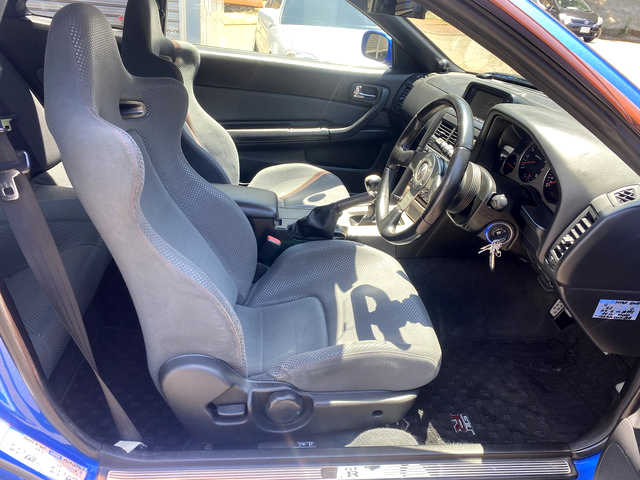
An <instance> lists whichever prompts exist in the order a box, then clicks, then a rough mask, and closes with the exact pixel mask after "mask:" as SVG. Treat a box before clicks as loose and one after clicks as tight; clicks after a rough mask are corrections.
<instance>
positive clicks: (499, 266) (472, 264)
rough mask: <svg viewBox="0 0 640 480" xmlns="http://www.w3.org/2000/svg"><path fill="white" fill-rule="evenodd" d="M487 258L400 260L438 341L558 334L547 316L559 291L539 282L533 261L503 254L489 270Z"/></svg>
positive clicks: (541, 336)
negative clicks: (420, 299) (547, 288)
mask: <svg viewBox="0 0 640 480" xmlns="http://www.w3.org/2000/svg"><path fill="white" fill-rule="evenodd" d="M487 258H488V256H487V255H484V256H480V255H478V256H477V257H474V258H470V259H469V258H438V257H430V258H411V259H403V260H402V261H401V263H402V266H403V267H404V269H405V270H406V272H407V275H408V276H409V279H410V280H411V282H412V283H413V284H414V285H415V287H416V289H417V290H418V293H419V294H420V297H421V298H422V301H423V302H424V304H425V305H426V306H427V310H428V311H429V315H430V316H431V320H432V321H433V325H434V327H435V329H436V333H437V334H438V339H439V340H440V343H444V344H448V343H458V342H466V341H474V340H478V339H488V338H516V339H519V338H533V337H538V338H544V337H550V336H552V335H555V334H557V333H558V329H557V328H556V326H555V324H554V323H553V321H552V320H551V319H550V318H548V316H547V312H548V311H549V309H550V308H551V307H552V305H553V304H554V302H555V301H556V298H557V297H556V296H555V294H553V293H551V292H547V291H545V290H544V289H543V288H542V287H541V286H540V284H539V283H538V280H537V276H536V274H535V272H534V270H533V269H532V268H531V266H530V265H527V264H526V263H523V262H521V261H520V260H518V259H516V258H514V257H512V256H509V255H508V254H505V255H504V256H503V257H502V258H500V259H498V260H497V262H496V269H495V271H494V272H491V271H490V270H489V261H488V259H487Z"/></svg>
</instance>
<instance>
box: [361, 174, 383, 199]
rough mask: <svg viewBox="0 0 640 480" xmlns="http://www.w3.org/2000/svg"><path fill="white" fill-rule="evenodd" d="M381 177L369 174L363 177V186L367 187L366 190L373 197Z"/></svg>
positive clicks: (376, 192)
mask: <svg viewBox="0 0 640 480" xmlns="http://www.w3.org/2000/svg"><path fill="white" fill-rule="evenodd" d="M381 181H382V179H381V178H380V176H379V175H369V176H367V178H365V179H364V188H366V189H367V192H368V193H369V195H371V196H372V197H375V196H376V195H377V194H378V189H379V188H380V182H381Z"/></svg>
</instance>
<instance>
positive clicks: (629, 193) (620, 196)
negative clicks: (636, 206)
mask: <svg viewBox="0 0 640 480" xmlns="http://www.w3.org/2000/svg"><path fill="white" fill-rule="evenodd" d="M610 198H611V201H612V202H613V204H614V205H624V204H625V203H629V202H633V201H635V200H637V199H638V192H637V189H636V187H626V188H623V189H621V190H617V191H615V192H613V193H611V194H610Z"/></svg>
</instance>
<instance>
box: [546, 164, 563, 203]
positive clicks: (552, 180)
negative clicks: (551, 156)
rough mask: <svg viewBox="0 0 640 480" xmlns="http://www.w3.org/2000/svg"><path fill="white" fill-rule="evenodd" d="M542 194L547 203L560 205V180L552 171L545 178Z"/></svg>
mask: <svg viewBox="0 0 640 480" xmlns="http://www.w3.org/2000/svg"><path fill="white" fill-rule="evenodd" d="M542 193H543V194H544V198H545V200H546V201H547V202H549V203H551V204H553V205H557V204H558V200H560V188H559V187H558V180H557V179H556V176H555V174H554V173H553V172H552V171H551V170H549V171H548V172H547V174H546V175H545V177H544V186H543V187H542Z"/></svg>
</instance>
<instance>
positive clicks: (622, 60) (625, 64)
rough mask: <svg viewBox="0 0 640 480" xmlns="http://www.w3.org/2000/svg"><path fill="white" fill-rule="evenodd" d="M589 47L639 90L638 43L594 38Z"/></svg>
mask: <svg viewBox="0 0 640 480" xmlns="http://www.w3.org/2000/svg"><path fill="white" fill-rule="evenodd" d="M589 46H590V47H591V48H593V50H595V51H596V52H598V53H599V54H600V56H601V57H602V58H604V59H605V60H606V61H607V62H609V63H610V64H611V65H612V66H613V67H615V68H616V69H617V70H618V71H619V72H620V73H622V74H623V75H624V76H626V77H627V78H628V79H629V80H631V81H632V82H633V83H635V85H636V86H637V87H638V88H640V62H638V59H639V58H640V43H637V42H628V41H621V40H613V39H606V40H605V39H602V38H596V39H595V40H594V41H593V42H591V43H590V44H589Z"/></svg>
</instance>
